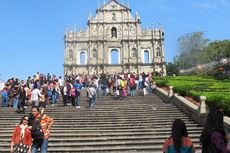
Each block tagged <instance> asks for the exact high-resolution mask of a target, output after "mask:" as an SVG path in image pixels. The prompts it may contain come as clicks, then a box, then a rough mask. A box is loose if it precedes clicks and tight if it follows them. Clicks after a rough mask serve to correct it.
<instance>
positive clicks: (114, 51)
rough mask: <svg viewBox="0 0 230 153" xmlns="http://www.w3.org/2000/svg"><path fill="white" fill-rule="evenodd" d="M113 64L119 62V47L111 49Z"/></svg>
mask: <svg viewBox="0 0 230 153" xmlns="http://www.w3.org/2000/svg"><path fill="white" fill-rule="evenodd" d="M110 59H111V64H119V52H118V50H117V49H112V50H111V57H110Z"/></svg>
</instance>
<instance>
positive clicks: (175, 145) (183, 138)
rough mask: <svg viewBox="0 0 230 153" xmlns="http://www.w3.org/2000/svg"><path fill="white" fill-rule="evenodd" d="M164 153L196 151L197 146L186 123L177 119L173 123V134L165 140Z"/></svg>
mask: <svg viewBox="0 0 230 153" xmlns="http://www.w3.org/2000/svg"><path fill="white" fill-rule="evenodd" d="M162 150H163V153H195V152H196V150H195V147H194V146H193V143H192V141H191V139H190V138H189V137H188V132H187V128H186V125H185V123H184V122H183V121H182V120H180V119H176V120H175V121H174V122H173V125H172V132H171V136H170V137H169V138H167V139H166V140H165V143H164V145H163V148H162ZM210 153H211V152H210Z"/></svg>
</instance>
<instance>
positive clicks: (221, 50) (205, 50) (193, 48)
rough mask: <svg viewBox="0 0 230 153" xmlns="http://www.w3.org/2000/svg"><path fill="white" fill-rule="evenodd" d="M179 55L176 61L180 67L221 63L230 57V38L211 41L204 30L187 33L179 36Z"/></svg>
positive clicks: (186, 67)
mask: <svg viewBox="0 0 230 153" xmlns="http://www.w3.org/2000/svg"><path fill="white" fill-rule="evenodd" d="M177 42H178V55H177V56H176V57H175V61H174V62H175V63H177V65H178V66H179V68H180V69H188V68H191V67H196V66H197V65H198V64H207V63H211V62H217V63H220V62H221V60H222V59H223V58H229V57H230V40H221V41H213V42H210V40H209V39H207V38H205V37H204V33H203V32H194V33H189V34H185V35H184V36H181V37H179V38H178V41H177Z"/></svg>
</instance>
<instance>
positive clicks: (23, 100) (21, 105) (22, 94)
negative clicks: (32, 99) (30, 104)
mask: <svg viewBox="0 0 230 153" xmlns="http://www.w3.org/2000/svg"><path fill="white" fill-rule="evenodd" d="M18 94H19V99H18V110H17V112H18V113H25V110H26V91H25V87H24V86H23V85H21V86H20V88H19V90H18ZM21 108H22V110H21Z"/></svg>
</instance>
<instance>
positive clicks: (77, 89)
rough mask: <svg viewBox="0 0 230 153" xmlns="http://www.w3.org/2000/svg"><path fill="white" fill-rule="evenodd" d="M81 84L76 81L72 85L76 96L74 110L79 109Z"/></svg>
mask: <svg viewBox="0 0 230 153" xmlns="http://www.w3.org/2000/svg"><path fill="white" fill-rule="evenodd" d="M82 87H83V86H82V84H81V83H80V81H79V80H76V82H75V84H74V88H75V94H76V98H75V106H76V108H80V100H81V99H80V96H81V88H82Z"/></svg>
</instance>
